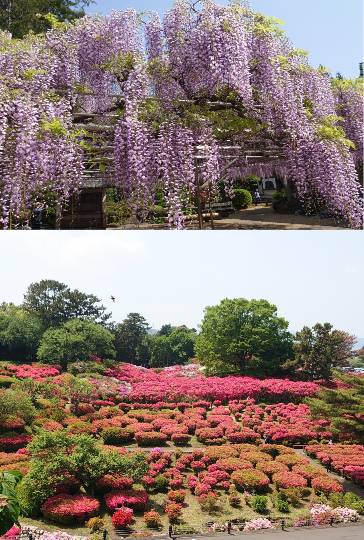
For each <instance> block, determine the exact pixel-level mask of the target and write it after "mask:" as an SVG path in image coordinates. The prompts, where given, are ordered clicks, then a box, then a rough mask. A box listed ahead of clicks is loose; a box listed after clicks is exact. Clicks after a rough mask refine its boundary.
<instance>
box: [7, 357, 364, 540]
mask: <svg viewBox="0 0 364 540" xmlns="http://www.w3.org/2000/svg"><path fill="white" fill-rule="evenodd" d="M95 365H96V366H98V364H95V363H90V369H91V368H92V366H95ZM75 366H78V368H79V367H80V366H79V364H77V363H76V364H75ZM83 368H84V366H83ZM69 369H70V370H71V371H74V370H75V367H72V364H71V365H70V366H69ZM0 385H2V389H0V474H8V473H9V472H10V471H14V470H16V471H19V473H20V474H21V475H23V479H22V480H21V481H20V483H19V485H18V488H17V492H18V496H19V500H20V501H21V503H22V504H23V505H24V509H25V510H26V512H27V513H28V516H29V515H30V516H32V517H33V519H35V520H36V522H39V523H40V525H41V527H47V523H53V524H57V525H58V527H60V528H61V530H62V531H63V532H64V534H66V532H67V531H68V527H72V526H75V525H77V526H78V527H84V526H85V524H86V523H87V527H88V528H89V529H88V530H95V531H96V534H97V530H98V528H100V527H101V530H102V528H103V527H105V526H106V527H107V528H109V530H112V528H123V529H124V528H126V529H128V530H130V531H135V532H138V531H147V530H153V529H154V530H155V529H157V530H160V529H161V528H165V527H167V526H168V524H169V523H170V524H173V526H175V527H181V530H183V527H184V526H186V524H189V526H192V528H193V530H194V531H199V530H204V527H205V525H204V523H206V521H207V520H209V519H211V518H212V519H214V520H219V519H227V518H228V519H232V518H233V517H236V519H237V520H238V521H239V516H244V520H245V522H244V524H243V525H242V527H243V529H244V530H245V531H251V530H259V529H264V528H274V526H275V520H277V519H278V517H279V516H281V515H282V513H283V514H284V515H285V516H286V522H287V523H290V524H292V525H296V526H302V525H303V524H305V523H306V524H307V523H313V524H315V523H320V524H325V523H330V520H334V522H335V523H343V522H351V521H357V520H359V519H360V513H364V503H363V501H361V500H360V498H359V497H358V496H356V495H355V494H354V493H351V492H350V491H349V492H345V490H344V488H343V483H342V479H340V476H342V477H344V476H345V477H346V478H347V479H348V480H350V481H352V482H355V483H356V484H358V485H361V484H362V472H361V469H362V464H363V455H364V447H363V446H362V445H359V444H356V445H352V444H347V443H348V441H340V444H338V443H336V440H335V443H334V444H332V439H333V438H335V437H336V435H335V434H334V433H333V431H332V429H331V424H330V421H329V420H328V419H327V418H318V417H317V416H316V415H315V417H313V416H312V415H311V411H310V407H309V406H308V405H307V404H305V403H303V401H304V400H305V399H306V397H307V396H308V397H310V399H315V395H316V394H317V393H318V392H319V390H320V387H321V384H317V383H303V382H297V381H291V380H289V379H270V380H260V379H254V378H252V377H238V376H235V377H231V376H228V377H207V376H205V375H203V374H202V371H201V368H199V367H198V366H197V365H196V364H189V365H186V366H176V367H170V368H166V369H156V370H153V369H146V368H142V367H140V366H135V365H132V364H119V365H116V366H114V367H113V368H109V369H106V370H105V371H104V374H100V373H92V371H91V372H89V373H79V374H77V375H72V374H71V373H69V372H65V371H62V370H61V368H60V367H49V366H44V365H40V364H33V365H20V364H19V365H14V364H6V363H2V367H1V377H0ZM329 386H331V387H335V386H336V385H335V383H334V382H332V383H331V384H330V385H329ZM338 386H339V387H340V384H339V385H338ZM346 386H348V385H346ZM329 442H330V444H329ZM307 444H308V446H306V454H302V452H301V453H299V452H298V451H297V450H296V448H297V447H298V448H301V449H303V448H304V447H305V445H307ZM311 456H312V457H317V458H318V460H320V461H321V462H322V463H323V464H324V465H325V466H326V470H325V468H324V467H322V466H320V463H319V461H312V460H311V459H310V457H311ZM328 464H329V465H330V466H328ZM331 471H335V472H337V473H339V475H340V476H333V475H332V473H331ZM263 516H264V517H263ZM40 520H42V521H40ZM32 523H34V521H33V522H32ZM14 531H15V532H16V530H15V529H14ZM9 534H10V533H9ZM14 534H15V533H14ZM17 534H19V533H17ZM57 534H58V533H57ZM15 537H16V535H15Z"/></svg>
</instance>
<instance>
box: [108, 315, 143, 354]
mask: <svg viewBox="0 0 364 540" xmlns="http://www.w3.org/2000/svg"><path fill="white" fill-rule="evenodd" d="M149 329H150V326H149V324H148V323H147V321H146V319H145V318H144V317H143V316H142V315H140V314H139V313H129V315H128V316H127V318H126V319H124V321H123V322H122V323H120V324H117V325H116V326H115V327H114V334H115V348H116V358H117V360H119V361H123V362H130V363H131V364H141V363H145V354H146V351H145V344H144V339H145V337H146V336H147V334H148V331H149Z"/></svg>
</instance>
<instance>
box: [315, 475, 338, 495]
mask: <svg viewBox="0 0 364 540" xmlns="http://www.w3.org/2000/svg"><path fill="white" fill-rule="evenodd" d="M311 485H312V487H313V489H314V490H315V493H317V494H319V493H323V494H324V495H329V494H330V493H342V492H343V491H344V488H343V486H342V485H341V484H340V482H337V481H336V480H334V479H333V478H330V477H329V476H317V477H316V478H313V479H312V481H311Z"/></svg>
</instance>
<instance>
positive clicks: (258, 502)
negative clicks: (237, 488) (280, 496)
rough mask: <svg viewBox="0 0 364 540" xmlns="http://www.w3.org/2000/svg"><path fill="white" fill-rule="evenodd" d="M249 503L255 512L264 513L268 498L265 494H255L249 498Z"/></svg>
mask: <svg viewBox="0 0 364 540" xmlns="http://www.w3.org/2000/svg"><path fill="white" fill-rule="evenodd" d="M250 504H251V507H252V508H253V510H255V512H258V514H264V512H266V511H267V504H268V498H267V497H266V496H265V495H255V497H252V498H251V499H250Z"/></svg>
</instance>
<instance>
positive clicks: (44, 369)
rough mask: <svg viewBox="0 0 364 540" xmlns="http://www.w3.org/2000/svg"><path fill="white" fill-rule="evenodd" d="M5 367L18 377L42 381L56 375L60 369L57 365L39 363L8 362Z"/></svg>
mask: <svg viewBox="0 0 364 540" xmlns="http://www.w3.org/2000/svg"><path fill="white" fill-rule="evenodd" d="M7 369H8V370H9V371H11V372H12V373H14V375H15V376H16V377H18V379H33V380H35V381H42V380H43V379H47V378H48V377H56V376H57V375H59V374H60V371H61V369H60V368H59V367H57V366H46V365H41V364H20V365H13V364H9V365H8V366H7Z"/></svg>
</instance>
